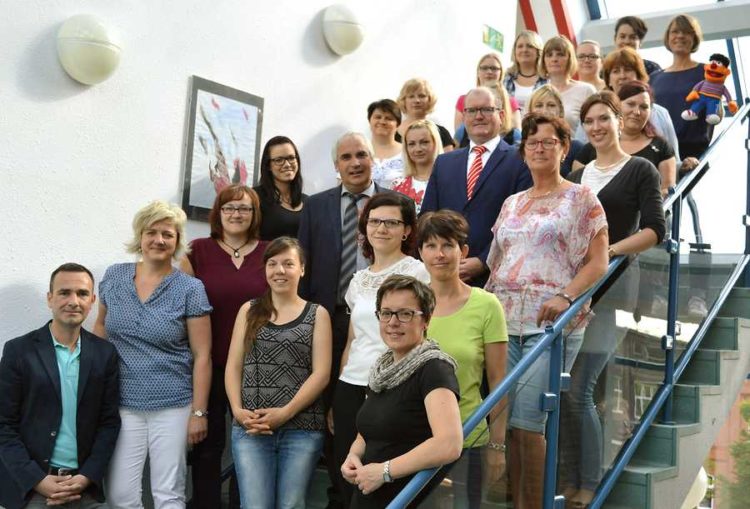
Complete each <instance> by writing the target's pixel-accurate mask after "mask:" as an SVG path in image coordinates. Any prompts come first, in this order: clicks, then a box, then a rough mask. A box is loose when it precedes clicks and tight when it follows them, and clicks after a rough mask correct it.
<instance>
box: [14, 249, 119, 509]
mask: <svg viewBox="0 0 750 509" xmlns="http://www.w3.org/2000/svg"><path fill="white" fill-rule="evenodd" d="M95 300H96V296H95V295H94V278H93V276H92V275H91V272H90V271H89V270H88V269H86V268H85V267H83V266H82V265H78V264H75V263H66V264H64V265H61V266H60V267H58V268H57V269H56V270H55V271H54V272H53V273H52V276H51V278H50V288H49V293H47V305H48V306H49V308H50V310H51V311H52V321H50V322H48V323H47V324H46V325H44V326H43V327H42V328H41V329H38V330H35V331H32V332H29V333H28V334H26V335H24V336H21V337H19V338H16V339H13V340H10V341H8V342H7V343H6V344H5V347H4V349H3V356H2V359H0V506H4V507H5V508H6V509H19V508H21V507H27V508H29V507H33V508H37V507H47V505H48V504H49V505H60V506H61V507H68V506H70V505H72V504H71V503H75V504H76V505H75V507H81V508H93V507H106V506H104V505H103V504H102V502H104V493H103V491H102V478H103V477H104V474H105V472H106V470H107V465H108V464H109V459H110V456H111V455H112V451H113V450H114V448H115V442H116V441H117V434H118V433H119V431H120V415H119V410H118V407H119V403H120V391H119V379H118V377H119V368H118V357H117V351H116V350H115V348H114V347H113V346H112V344H110V343H109V342H107V341H105V340H103V339H101V338H98V337H97V336H94V335H93V334H90V333H89V332H87V331H85V330H83V329H82V327H81V325H82V324H83V321H84V320H85V319H86V316H87V315H88V314H89V311H90V310H91V306H92V305H93V304H94V302H95Z"/></svg>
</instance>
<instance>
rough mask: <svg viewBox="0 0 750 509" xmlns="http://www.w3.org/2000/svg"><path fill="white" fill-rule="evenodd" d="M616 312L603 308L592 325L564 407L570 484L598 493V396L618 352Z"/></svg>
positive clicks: (600, 439) (565, 455)
mask: <svg viewBox="0 0 750 509" xmlns="http://www.w3.org/2000/svg"><path fill="white" fill-rule="evenodd" d="M616 331H617V328H616V317H615V310H614V309H613V308H611V307H606V306H599V307H598V308H597V309H596V315H595V316H594V319H593V320H591V322H590V323H589V324H588V327H587V328H586V334H585V337H584V344H583V348H582V349H581V352H580V353H579V354H578V359H577V360H576V363H575V366H573V369H572V371H571V373H570V390H569V391H568V392H566V393H565V397H564V398H563V405H562V422H563V425H562V428H561V436H562V453H563V461H564V462H565V470H566V472H567V482H568V484H569V485H570V486H572V487H575V488H583V489H587V490H591V491H594V490H596V487H597V486H598V485H599V482H600V481H601V478H602V448H603V444H604V438H603V433H602V423H601V421H600V419H599V413H598V412H597V411H596V403H595V402H594V393H595V391H596V386H597V382H598V380H599V375H601V373H602V371H603V370H604V369H605V368H606V367H607V363H608V362H609V359H610V358H611V357H612V354H613V353H614V351H615V349H616V348H617V343H618V340H619V339H620V338H619V337H618V334H617V332H616Z"/></svg>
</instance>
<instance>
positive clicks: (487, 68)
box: [479, 65, 502, 72]
mask: <svg viewBox="0 0 750 509" xmlns="http://www.w3.org/2000/svg"><path fill="white" fill-rule="evenodd" d="M479 70H480V71H482V72H498V71H501V70H502V69H501V68H500V67H495V66H494V65H480V66H479Z"/></svg>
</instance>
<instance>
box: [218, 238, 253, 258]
mask: <svg viewBox="0 0 750 509" xmlns="http://www.w3.org/2000/svg"><path fill="white" fill-rule="evenodd" d="M219 242H221V243H222V244H224V245H225V246H227V247H228V248H229V249H231V250H232V251H234V257H235V258H239V257H240V249H242V248H243V247H245V246H246V245H248V244H249V243H250V239H248V240H246V241H245V243H244V244H242V245H241V246H240V247H232V246H230V245H229V244H227V243H226V242H224V240H223V239H221V240H219Z"/></svg>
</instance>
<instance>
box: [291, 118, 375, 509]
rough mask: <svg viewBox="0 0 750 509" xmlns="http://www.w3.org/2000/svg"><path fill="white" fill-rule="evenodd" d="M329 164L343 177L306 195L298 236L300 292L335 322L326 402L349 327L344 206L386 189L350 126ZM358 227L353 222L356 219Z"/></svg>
mask: <svg viewBox="0 0 750 509" xmlns="http://www.w3.org/2000/svg"><path fill="white" fill-rule="evenodd" d="M332 156H333V164H334V166H335V167H336V171H338V173H339V177H340V178H341V185H339V186H336V187H333V188H331V189H328V190H327V191H323V192H321V193H318V194H315V195H313V196H310V198H308V199H307V201H306V202H305V206H304V207H303V208H302V217H301V219H300V225H299V232H298V235H297V238H298V239H299V242H300V244H301V245H302V247H303V248H304V250H305V256H306V258H307V263H306V265H305V276H304V278H303V279H302V282H301V285H300V295H301V296H302V297H303V298H305V299H307V300H309V301H312V302H316V303H318V304H320V305H322V306H323V307H325V308H326V309H327V310H328V312H329V313H330V315H331V323H332V326H333V327H332V328H333V357H332V363H331V383H330V384H329V386H328V388H327V389H326V394H325V398H324V399H325V403H326V406H329V405H330V402H331V399H332V397H333V391H334V388H335V383H336V380H338V377H339V370H340V367H341V355H342V354H343V352H344V347H345V346H346V338H347V333H348V330H349V311H348V309H347V307H346V303H345V302H344V295H345V294H346V288H347V285H348V279H351V274H342V270H345V267H342V251H344V247H345V246H344V243H345V242H344V240H343V238H345V237H346V236H345V235H343V236H342V229H343V228H344V226H345V224H344V223H345V216H346V209H347V207H351V206H352V203H353V200H355V201H356V206H357V208H358V210H359V211H361V210H362V208H363V207H364V205H365V201H366V200H367V199H368V198H369V197H371V196H372V195H373V194H375V193H378V192H381V191H385V189H383V188H381V187H380V186H378V185H377V184H375V183H374V182H373V181H372V179H371V174H372V162H373V161H372V158H373V150H372V145H371V144H370V141H369V140H368V139H367V138H365V137H364V135H362V134H360V133H355V132H348V133H346V134H344V135H343V136H341V137H340V138H339V139H338V140H337V141H336V144H335V145H334V148H333V152H332ZM355 228H356V225H355ZM367 265H368V263H367V260H366V259H365V258H364V256H363V255H362V252H361V250H360V249H359V248H357V249H356V267H354V268H355V269H356V270H360V269H364V268H366V267H367ZM328 438H329V439H328V440H326V448H325V450H324V452H325V454H326V459H327V461H328V465H327V466H328V473H329V476H331V481H332V483H333V485H334V486H337V485H338V483H340V482H343V480H342V479H341V471H340V468H341V465H335V464H333V461H332V456H333V455H332V454H331V449H330V446H331V440H330V436H329V437H328ZM328 507H329V508H336V507H343V505H342V504H341V502H340V501H339V500H338V499H337V498H336V496H335V494H334V493H332V492H331V490H329V504H328Z"/></svg>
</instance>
